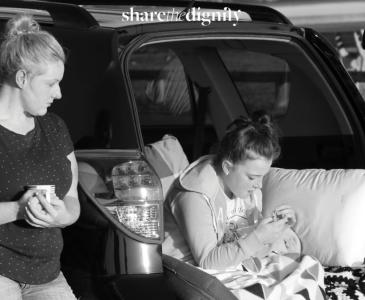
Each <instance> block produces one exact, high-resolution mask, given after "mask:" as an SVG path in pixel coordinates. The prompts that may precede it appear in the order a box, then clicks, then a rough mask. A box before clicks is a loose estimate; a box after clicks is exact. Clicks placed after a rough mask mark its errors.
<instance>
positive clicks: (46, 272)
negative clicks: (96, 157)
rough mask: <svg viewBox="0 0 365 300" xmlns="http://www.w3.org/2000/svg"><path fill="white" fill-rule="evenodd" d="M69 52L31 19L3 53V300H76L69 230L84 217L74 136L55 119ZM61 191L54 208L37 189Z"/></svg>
mask: <svg viewBox="0 0 365 300" xmlns="http://www.w3.org/2000/svg"><path fill="white" fill-rule="evenodd" d="M64 63H65V54H64V51H63V49H62V47H61V45H60V44H59V43H58V42H57V40H56V39H55V38H54V37H53V36H52V35H51V34H49V33H48V32H46V31H43V30H41V29H40V27H39V24H38V23H37V22H36V21H35V20H34V19H33V18H32V17H31V16H28V15H17V16H15V17H14V18H13V19H11V20H9V21H8V23H7V26H6V29H5V33H4V35H3V40H2V43H1V46H0V169H1V170H0V299H7V300H13V299H14V300H15V299H17V300H19V299H32V300H33V299H34V300H41V299H42V300H43V299H44V300H46V299H47V300H54V299H62V300H68V299H76V298H75V296H74V295H73V293H72V291H71V288H70V287H69V286H68V284H67V282H66V280H65V278H64V277H63V275H62V273H61V272H60V254H61V251H62V246H63V242H62V235H61V228H63V227H65V226H68V225H70V224H72V223H74V222H75V221H76V220H77V218H78V216H79V214H80V205H79V201H78V195H77V188H76V187H77V164H76V159H75V155H74V152H73V144H72V142H71V139H70V136H69V133H68V130H67V128H66V126H65V124H64V122H63V121H62V120H61V119H60V118H59V117H58V116H56V115H55V114H52V113H47V109H48V107H49V106H50V105H51V104H52V103H53V101H54V100H55V99H60V98H61V90H60V86H59V83H60V81H61V80H62V77H63V73H64ZM43 184H47V185H48V184H52V185H55V194H53V195H52V196H51V200H50V202H48V201H47V200H46V199H45V197H44V196H43V195H42V194H40V193H35V192H34V191H31V190H26V187H27V186H29V185H43Z"/></svg>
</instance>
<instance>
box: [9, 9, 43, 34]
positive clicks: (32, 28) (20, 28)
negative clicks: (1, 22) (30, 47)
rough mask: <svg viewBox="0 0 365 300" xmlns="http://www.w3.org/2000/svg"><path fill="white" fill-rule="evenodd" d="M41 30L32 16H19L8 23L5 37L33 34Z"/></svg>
mask: <svg viewBox="0 0 365 300" xmlns="http://www.w3.org/2000/svg"><path fill="white" fill-rule="evenodd" d="M39 30H40V27H39V24H38V23H37V21H35V20H34V19H33V17H32V16H30V15H24V14H21V15H17V16H16V17H14V18H13V19H11V20H10V21H9V22H8V23H7V27H6V29H5V35H6V36H7V37H8V38H12V37H16V36H21V35H26V34H31V33H35V32H38V31H39Z"/></svg>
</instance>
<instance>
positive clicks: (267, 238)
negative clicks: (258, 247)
mask: <svg viewBox="0 0 365 300" xmlns="http://www.w3.org/2000/svg"><path fill="white" fill-rule="evenodd" d="M288 227H289V226H288V225H287V224H286V219H284V218H283V219H279V220H277V221H273V219H272V218H271V217H269V218H265V219H262V220H261V222H260V223H259V224H258V225H257V227H256V229H255V233H256V235H257V237H258V238H259V240H260V241H261V242H262V243H263V244H273V243H274V242H276V241H277V240H278V239H279V238H280V237H281V236H282V234H283V233H284V231H285V230H286V229H287V228H288Z"/></svg>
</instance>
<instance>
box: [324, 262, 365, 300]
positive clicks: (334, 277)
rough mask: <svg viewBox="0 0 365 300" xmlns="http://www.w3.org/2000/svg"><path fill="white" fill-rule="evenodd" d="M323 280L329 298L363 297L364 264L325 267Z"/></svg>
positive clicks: (364, 282) (340, 299)
mask: <svg viewBox="0 0 365 300" xmlns="http://www.w3.org/2000/svg"><path fill="white" fill-rule="evenodd" d="M324 282H325V285H326V294H327V295H328V299H330V300H352V299H354V300H363V299H365V265H362V266H359V267H353V268H350V267H326V268H325V277H324Z"/></svg>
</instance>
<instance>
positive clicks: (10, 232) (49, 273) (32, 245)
mask: <svg viewBox="0 0 365 300" xmlns="http://www.w3.org/2000/svg"><path fill="white" fill-rule="evenodd" d="M72 151H73V145H72V142H71V139H70V136H69V133H68V130H67V128H66V126H65V124H64V122H63V121H62V120H61V119H60V118H59V117H58V116H57V115H55V114H52V113H48V114H46V115H45V116H42V117H36V118H35V127H34V129H33V130H31V131H30V132H28V133H27V134H26V135H22V134H17V133H15V132H12V131H10V130H8V129H6V128H5V127H3V126H0V201H1V202H7V201H17V200H18V199H19V198H20V196H21V195H22V193H24V191H25V187H26V186H27V185H36V184H37V185H39V184H53V185H55V187H56V195H57V196H58V197H59V198H60V199H63V198H64V197H65V195H66V194H67V192H68V190H69V188H70V186H71V182H72V173H71V163H70V161H69V160H68V159H67V155H68V154H70V153H71V152H72ZM62 246H63V242H62V235H61V229H60V228H36V227H32V226H30V225H29V224H28V223H26V222H25V221H24V220H19V221H15V222H11V223H7V224H3V225H0V275H3V276H5V277H8V278H10V279H13V280H16V281H18V282H22V283H28V284H41V283H46V282H49V281H51V280H53V279H55V278H56V277H57V276H58V274H59V271H60V254H61V251H62Z"/></svg>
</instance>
